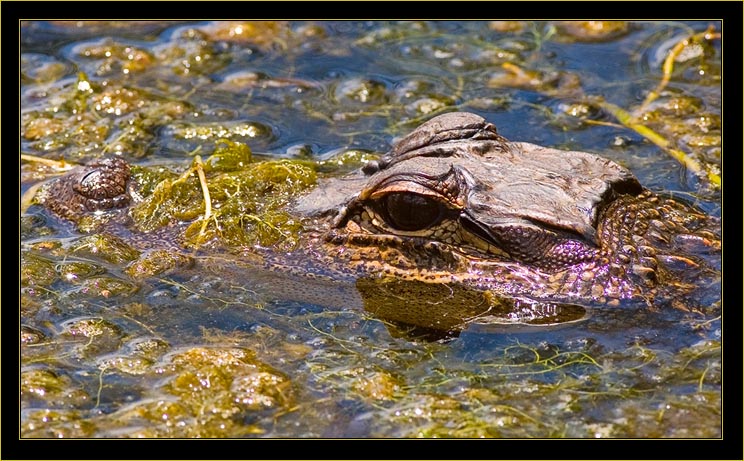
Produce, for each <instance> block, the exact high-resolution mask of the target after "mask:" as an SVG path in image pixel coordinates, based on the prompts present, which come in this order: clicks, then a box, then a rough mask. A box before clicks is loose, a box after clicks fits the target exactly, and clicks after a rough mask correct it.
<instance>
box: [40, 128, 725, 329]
mask: <svg viewBox="0 0 744 461" xmlns="http://www.w3.org/2000/svg"><path fill="white" fill-rule="evenodd" d="M128 181H129V167H128V165H127V164H126V163H125V162H124V161H123V160H120V159H107V160H101V161H98V162H95V163H93V164H90V165H88V166H86V167H82V168H80V169H79V170H76V171H73V172H71V173H70V174H69V175H67V176H65V177H63V178H60V179H58V180H57V181H55V182H53V183H52V184H50V185H49V187H47V188H46V189H45V191H44V192H43V193H42V195H41V200H40V201H41V202H42V203H44V204H45V205H46V206H47V207H49V208H50V209H51V210H52V211H54V212H56V213H57V214H59V215H61V216H63V217H65V218H68V219H73V220H74V219H76V218H78V217H79V216H81V215H83V214H85V213H89V212H91V211H95V210H97V209H111V208H117V207H122V206H125V205H127V204H128V203H129V201H130V196H129V194H128ZM293 211H294V212H295V213H297V214H300V215H301V216H303V217H304V218H306V219H305V222H306V232H305V233H304V234H303V235H302V236H300V238H301V239H302V245H300V249H298V250H297V252H296V253H294V254H286V253H283V254H277V255H272V254H263V255H261V258H262V260H263V261H264V262H265V264H266V265H267V266H269V267H270V268H272V269H274V270H278V271H285V272H291V273H293V274H303V275H304V276H314V277H316V278H317V277H321V278H324V276H328V277H330V278H331V279H339V278H341V279H347V280H348V279H351V280H358V281H363V280H370V279H378V280H384V279H386V278H388V279H395V280H401V281H413V282H416V283H417V284H419V285H416V286H417V287H418V288H417V290H419V291H420V290H421V289H420V283H421V282H424V283H438V284H447V285H448V286H455V285H457V286H463V287H467V289H476V290H484V291H488V292H491V293H494V294H496V295H504V296H516V297H520V298H521V299H526V300H532V301H538V302H550V303H574V304H579V305H581V306H598V305H609V306H617V305H621V304H622V305H662V304H664V303H665V302H671V303H672V304H674V305H676V306H677V307H688V306H687V298H686V296H688V295H689V294H690V293H691V292H692V291H694V290H695V289H698V288H699V287H701V286H702V287H703V288H704V289H707V290H708V291H710V292H711V293H713V296H715V294H716V293H717V294H718V296H719V297H720V250H721V237H720V221H719V220H718V219H716V218H713V217H710V216H707V215H706V214H704V213H702V212H700V211H698V210H696V209H694V208H692V207H690V206H688V205H686V204H684V203H682V202H679V201H675V200H672V199H669V198H665V197H662V196H659V195H656V194H654V193H652V192H650V191H648V190H646V189H644V188H643V187H642V186H641V185H640V184H639V182H638V180H637V179H636V178H635V177H634V176H633V174H632V173H631V172H630V171H628V170H627V169H625V168H623V167H621V166H620V165H618V164H616V163H614V162H612V161H610V160H607V159H604V158H601V157H598V156H596V155H593V154H589V153H586V152H578V151H561V150H556V149H550V148H545V147H542V146H537V145H533V144H529V143H523V142H510V141H508V140H506V139H505V138H504V137H502V136H501V135H499V134H498V133H497V131H496V128H495V127H494V126H493V125H492V124H490V123H487V122H486V121H485V120H484V119H483V118H481V117H479V116H477V115H474V114H469V113H450V114H445V115H441V116H438V117H435V118H434V119H432V120H430V121H428V122H426V123H424V124H423V125H421V126H420V127H419V128H417V129H416V130H415V131H413V132H412V133H411V134H409V135H408V136H406V137H405V138H403V139H402V140H400V141H399V142H398V143H397V144H396V145H395V146H394V147H393V149H392V150H391V151H390V152H389V153H388V154H386V155H385V156H383V157H382V158H381V159H380V160H378V161H375V162H370V163H369V164H368V165H366V166H365V167H364V168H362V169H361V170H359V171H357V172H355V173H353V174H351V175H349V176H347V177H345V178H340V179H330V180H327V181H326V182H324V183H321V184H320V185H319V186H318V187H317V188H316V189H315V190H314V191H312V192H311V193H310V194H308V195H306V196H304V197H302V198H300V199H299V200H298V202H297V203H296V205H295V206H294V208H293ZM422 315H423V314H422Z"/></svg>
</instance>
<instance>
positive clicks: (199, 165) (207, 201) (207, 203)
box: [194, 155, 212, 239]
mask: <svg viewBox="0 0 744 461" xmlns="http://www.w3.org/2000/svg"><path fill="white" fill-rule="evenodd" d="M194 163H195V164H196V165H195V168H196V173H197V174H198V175H199V184H201V188H202V194H204V220H203V222H202V227H201V230H199V239H201V238H202V237H203V236H204V232H205V231H206V230H207V224H209V219H210V218H211V217H212V199H211V197H210V196H209V187H207V177H206V176H205V175H204V163H203V162H202V159H201V156H199V155H197V156H195V157H194Z"/></svg>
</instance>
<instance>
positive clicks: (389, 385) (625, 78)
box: [20, 22, 722, 438]
mask: <svg viewBox="0 0 744 461" xmlns="http://www.w3.org/2000/svg"><path fill="white" fill-rule="evenodd" d="M709 26H712V29H711V30H710V31H709V32H708V34H707V35H705V34H702V33H703V32H704V31H706V29H707V28H708V27H709ZM718 32H720V24H716V23H713V24H708V23H702V22H689V23H653V22H645V23H631V24H625V23H613V24H602V25H600V24H584V25H577V24H562V23H542V22H524V23H501V22H490V23H488V22H466V23H458V22H426V23H425V22H403V23H381V22H338V23H323V22H320V23H304V22H302V23H194V24H176V23H131V24H122V23H118V24H102V23H42V22H34V23H25V24H23V27H22V31H21V42H22V47H21V52H22V56H21V58H22V59H21V73H22V88H21V92H22V93H21V124H22V127H21V128H22V129H21V134H22V154H25V155H32V156H36V157H42V158H47V159H61V158H64V159H65V160H67V161H69V162H73V163H82V162H85V161H88V160H91V159H94V158H98V157H100V156H102V155H109V156H110V155H121V156H122V157H124V158H125V159H127V160H128V161H130V162H132V163H134V164H137V165H142V166H147V167H154V166H156V165H160V166H163V167H167V168H169V169H171V170H172V171H173V172H174V173H176V174H179V173H181V172H183V171H184V170H186V169H187V168H188V166H189V165H190V164H191V162H192V158H193V155H194V154H195V153H198V154H199V155H201V156H202V157H205V158H206V157H208V156H209V155H210V154H211V153H213V152H214V151H215V149H216V148H218V147H219V146H220V143H219V142H218V141H219V140H220V139H228V140H230V141H232V142H239V143H243V144H245V145H247V146H249V147H250V149H251V150H252V152H253V155H254V156H257V157H260V158H262V159H269V160H271V159H279V158H283V159H294V160H301V161H305V162H316V163H317V164H319V165H320V166H319V167H316V168H317V170H318V171H319V172H320V173H321V174H324V175H334V174H342V173H343V172H345V171H347V170H349V169H350V168H354V167H357V166H358V165H359V164H361V162H362V161H363V160H364V159H365V158H367V157H369V156H373V155H375V154H378V153H384V152H385V151H386V150H388V149H389V147H390V146H391V143H392V141H393V139H394V138H395V137H397V136H402V135H405V134H406V133H408V132H409V131H410V130H412V129H413V128H414V127H415V126H417V125H418V124H419V123H421V122H422V121H425V120H427V119H428V118H431V117H432V116H433V115H435V114H438V113H442V112H447V111H452V110H466V111H471V112H476V113H478V114H480V115H482V116H483V117H485V118H486V119H488V120H489V121H491V122H493V123H494V124H495V125H496V126H497V127H498V128H499V131H500V133H501V134H503V135H504V136H506V137H507V138H508V139H510V140H515V141H528V142H532V143H536V144H541V145H545V146H551V147H558V148H565V149H574V150H585V151H591V152H596V153H599V154H601V155H603V156H605V157H608V158H611V159H613V160H615V161H617V162H619V163H621V164H623V165H625V166H627V167H628V168H630V169H631V170H632V171H633V172H634V173H635V174H636V175H637V176H638V178H639V180H640V181H641V183H642V184H644V185H645V186H646V187H648V188H650V189H652V190H654V191H658V192H664V193H666V194H670V195H673V196H676V197H680V198H683V199H686V200H687V201H689V202H692V203H695V204H696V205H697V206H699V207H700V208H701V209H703V210H705V211H706V212H708V213H710V214H712V215H716V216H720V213H721V212H720V208H721V198H720V191H718V189H717V188H716V186H715V184H714V183H715V177H716V176H717V175H719V174H720V164H721V126H720V124H721V122H720V119H721V83H720V69H721V53H720V49H721V39H720V37H718V36H716V34H717V33H718ZM696 34H697V35H696ZM693 35H695V38H694V39H692V40H691V41H690V42H689V44H688V45H687V46H681V45H678V44H679V43H680V42H682V41H683V40H684V39H685V38H687V37H690V36H693ZM670 52H672V53H674V56H675V59H674V60H673V61H672V62H671V64H672V71H671V74H670V80H669V82H668V84H665V85H664V86H663V87H658V85H659V84H660V82H661V81H662V68H663V67H664V63H665V59H666V57H667V56H668V54H669V53H670ZM669 64H670V63H667V66H669ZM655 89H657V91H659V97H658V98H657V99H655V100H653V101H648V102H647V103H644V99H645V98H647V96H648V95H649V94H650V93H651V92H652V91H654V90H655ZM606 103H609V104H611V105H614V106H617V107H619V108H622V109H624V110H626V111H629V112H633V111H635V113H636V114H639V115H641V120H642V121H643V124H644V126H646V127H647V128H649V129H652V130H654V131H655V132H656V133H657V134H658V135H659V136H661V137H662V138H664V139H665V140H667V141H668V142H669V143H670V144H669V146H668V149H667V150H670V149H676V150H679V151H681V152H684V153H685V154H686V155H687V157H688V161H692V162H694V163H695V164H696V165H698V166H699V168H700V172H698V173H695V172H694V171H693V170H694V168H683V167H682V166H681V165H680V163H679V162H678V161H677V160H675V159H673V158H672V156H670V155H669V154H668V152H665V150H663V149H661V148H659V147H658V146H657V145H655V144H653V143H652V142H650V141H649V140H648V139H646V138H644V136H642V134H643V133H640V132H637V131H633V130H632V129H630V128H629V127H627V126H623V125H622V124H621V123H620V121H619V120H618V119H617V118H616V117H614V116H613V114H612V110H611V106H608V105H606ZM603 104H604V105H603ZM344 153H346V155H342V154H344ZM27 158H29V159H30V158H31V157H27ZM329 159H331V160H332V161H328V160H329ZM344 159H345V160H344ZM689 159H691V160H689ZM55 173H56V172H55V170H54V168H53V167H51V166H49V165H47V164H44V163H41V162H39V161H34V160H29V161H26V162H24V163H23V165H22V170H21V177H22V188H21V193H22V194H23V193H26V192H27V191H28V190H29V188H31V187H32V186H33V185H35V184H37V183H38V182H39V181H42V180H44V179H47V178H49V177H51V176H53V175H54V174H55ZM165 234H167V231H163V234H160V233H155V234H148V236H147V237H146V238H144V239H143V238H142V235H138V234H137V233H136V232H131V234H123V235H121V237H123V238H124V242H125V243H124V245H125V246H126V245H129V246H131V248H128V247H126V248H125V247H120V248H119V249H118V250H117V252H116V253H112V252H111V251H109V252H103V253H102V252H97V251H95V248H96V245H98V244H97V243H96V241H95V240H94V237H95V236H94V237H93V238H92V237H91V236H86V235H85V234H84V233H83V232H81V230H80V229H79V228H76V227H75V226H73V225H72V224H70V223H67V222H63V221H61V220H58V219H56V218H54V217H53V216H51V215H49V214H48V213H46V212H45V211H44V210H43V209H41V208H40V207H38V206H31V207H30V208H29V209H28V211H27V213H25V214H24V215H23V216H22V223H21V239H22V240H21V252H22V265H21V282H22V283H21V311H20V334H21V351H22V352H21V391H22V392H21V424H22V426H21V435H22V436H23V437H55V438H56V437H516V438H521V437H720V435H721V413H722V408H721V376H722V368H721V320H720V318H721V303H720V291H719V296H718V299H700V300H692V301H691V309H690V310H689V311H682V310H674V309H665V310H661V311H628V310H611V309H607V310H598V311H596V312H594V313H593V315H592V317H591V318H589V319H588V320H586V321H583V322H579V323H575V324H568V325H564V326H562V327H561V328H554V329H545V330H535V331H531V330H529V331H522V330H514V329H511V330H510V329H489V328H485V327H477V326H476V327H473V328H470V329H467V330H465V331H463V332H461V333H460V334H459V336H457V337H454V338H448V339H440V340H433V341H427V340H424V339H422V338H412V337H410V336H407V335H405V334H402V333H401V331H400V330H398V329H395V328H392V327H390V326H389V325H388V324H387V323H386V322H384V321H382V320H380V319H377V318H375V317H374V316H372V315H371V314H369V313H367V312H365V311H364V310H363V309H360V308H359V306H354V303H353V302H351V301H346V300H345V299H344V297H343V296H336V295H334V296H333V299H331V296H330V295H329V296H328V297H327V299H326V300H325V301H324V298H323V296H322V294H323V290H324V288H323V287H322V286H320V287H319V288H318V289H317V290H316V292H317V293H320V294H321V296H318V299H317V300H314V302H315V303H314V304H310V303H307V302H297V301H291V300H287V296H284V295H285V289H286V285H283V284H284V283H285V281H283V280H279V279H277V278H275V277H274V276H272V275H271V274H269V275H267V274H265V273H261V272H258V271H250V270H232V269H230V267H225V266H220V265H214V264H201V263H200V262H199V261H197V263H196V264H194V265H193V266H191V267H187V268H183V269H179V270H175V271H162V272H158V273H157V275H155V276H150V277H148V276H139V275H137V274H136V273H135V272H133V271H132V270H131V266H130V264H131V261H132V260H136V259H137V258H138V255H139V253H140V252H145V251H152V250H154V249H155V250H156V249H159V248H160V249H162V248H169V247H168V246H167V245H165V244H164V243H162V242H166V241H167V242H168V244H170V243H172V242H171V241H170V240H168V239H167V238H166V237H165V236H164V235H165ZM269 235H270V233H269ZM127 239H130V240H131V241H129V242H128V243H127ZM261 242H263V241H261ZM272 245H277V248H280V247H281V242H273V243H272ZM130 249H131V250H132V251H134V253H133V254H130V253H128V251H129V250H130ZM112 255H115V256H112ZM202 256H204V257H208V256H209V254H208V252H206V254H205V253H202ZM307 283H311V282H307ZM342 293H343V291H342Z"/></svg>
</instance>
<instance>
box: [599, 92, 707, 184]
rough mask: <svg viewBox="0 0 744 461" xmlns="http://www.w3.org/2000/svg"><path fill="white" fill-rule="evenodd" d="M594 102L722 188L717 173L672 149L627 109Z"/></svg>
mask: <svg viewBox="0 0 744 461" xmlns="http://www.w3.org/2000/svg"><path fill="white" fill-rule="evenodd" d="M593 102H594V103H595V104H597V105H598V106H599V107H601V108H602V109H604V110H606V111H607V112H609V113H610V114H612V115H613V116H614V117H615V118H616V119H617V121H618V122H620V123H621V124H622V125H623V126H625V127H627V128H630V129H631V130H633V131H635V132H636V133H638V134H640V135H641V136H643V137H644V138H646V139H648V140H649V141H651V142H652V143H654V144H656V145H657V146H659V147H661V148H662V149H664V150H665V151H666V152H667V153H669V155H671V156H672V157H673V158H674V159H675V160H677V161H678V162H679V163H681V164H682V165H684V166H685V167H686V168H688V169H689V170H690V171H692V172H693V173H695V174H696V175H698V176H701V177H706V178H708V181H710V182H711V183H712V184H714V185H715V186H716V187H721V177H720V176H719V175H717V174H716V173H714V172H712V171H707V170H706V169H705V168H704V167H703V165H702V164H700V162H698V161H697V160H695V159H694V158H692V157H690V156H689V155H688V154H686V153H685V152H683V151H681V150H679V149H675V148H673V147H671V143H670V142H669V140H668V139H666V138H665V137H664V136H662V135H660V134H659V133H657V132H655V131H654V130H652V129H651V128H649V127H647V126H646V125H643V124H641V123H638V122H637V121H636V119H635V118H634V117H633V116H632V115H631V114H630V113H628V112H627V111H626V110H625V109H623V108H621V107H619V106H616V105H614V104H612V103H609V102H607V101H603V100H598V99H597V100H594V101H593Z"/></svg>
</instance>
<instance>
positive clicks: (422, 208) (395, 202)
mask: <svg viewBox="0 0 744 461" xmlns="http://www.w3.org/2000/svg"><path fill="white" fill-rule="evenodd" d="M383 200H384V202H383V205H384V208H385V211H386V213H385V214H386V215H387V221H388V224H389V225H391V226H392V227H394V228H395V229H398V230H402V231H417V230H421V229H425V228H427V227H430V226H432V225H434V224H436V223H437V222H438V221H439V220H440V219H441V217H442V210H443V206H442V204H441V203H440V202H439V201H437V200H435V199H432V198H429V197H425V196H423V195H418V194H410V193H400V192H395V193H391V194H388V195H386V196H385V198H384V199H383Z"/></svg>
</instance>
